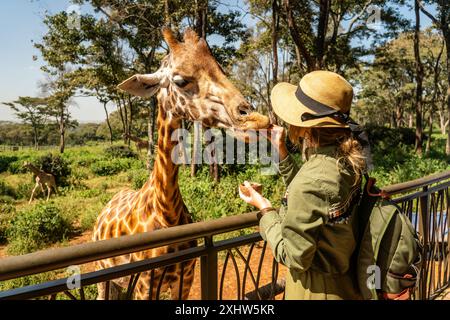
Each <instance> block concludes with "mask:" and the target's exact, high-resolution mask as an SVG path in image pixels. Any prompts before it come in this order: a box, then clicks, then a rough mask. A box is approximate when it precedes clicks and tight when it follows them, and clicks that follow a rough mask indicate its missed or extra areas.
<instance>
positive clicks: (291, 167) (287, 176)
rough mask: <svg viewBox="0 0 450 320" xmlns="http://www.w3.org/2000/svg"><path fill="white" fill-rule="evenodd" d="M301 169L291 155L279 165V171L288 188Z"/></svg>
mask: <svg viewBox="0 0 450 320" xmlns="http://www.w3.org/2000/svg"><path fill="white" fill-rule="evenodd" d="M298 170H299V167H298V166H297V164H296V163H295V160H294V158H293V157H292V156H291V155H290V154H289V155H288V156H287V157H286V158H284V159H283V160H281V161H280V163H279V164H278V171H279V172H280V174H281V177H282V178H283V181H284V184H285V185H286V186H288V185H289V184H290V183H291V181H292V179H294V177H295V175H296V174H297V172H298Z"/></svg>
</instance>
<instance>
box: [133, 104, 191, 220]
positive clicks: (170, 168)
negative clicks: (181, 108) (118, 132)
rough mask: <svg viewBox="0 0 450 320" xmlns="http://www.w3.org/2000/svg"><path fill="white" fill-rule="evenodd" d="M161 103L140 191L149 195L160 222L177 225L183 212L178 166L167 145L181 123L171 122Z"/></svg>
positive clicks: (172, 142)
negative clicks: (152, 159) (148, 168)
mask: <svg viewBox="0 0 450 320" xmlns="http://www.w3.org/2000/svg"><path fill="white" fill-rule="evenodd" d="M163 103H165V101H161V99H160V101H159V103H158V104H159V112H158V119H157V125H158V147H157V149H156V158H155V162H154V167H153V171H152V173H151V175H150V179H149V180H148V181H147V183H146V184H145V185H144V186H143V187H142V191H143V192H144V193H146V191H150V190H152V191H150V192H149V194H152V196H153V201H154V202H153V204H154V209H155V212H156V214H157V215H158V217H159V219H160V221H164V222H165V223H166V224H167V225H169V226H171V225H177V224H178V221H179V219H180V215H181V214H182V213H183V212H184V204H183V201H182V198H181V193H180V189H179V186H178V165H177V164H175V163H174V162H173V161H172V150H173V149H174V147H175V146H176V145H177V141H171V136H172V133H173V132H174V131H175V130H176V129H178V128H180V127H181V119H179V118H173V116H172V115H170V114H168V113H167V112H166V110H169V108H168V107H167V106H166V107H163Z"/></svg>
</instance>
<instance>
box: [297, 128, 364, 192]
mask: <svg viewBox="0 0 450 320" xmlns="http://www.w3.org/2000/svg"><path fill="white" fill-rule="evenodd" d="M289 139H290V140H291V142H292V143H294V144H297V145H299V146H302V144H304V145H305V147H308V148H310V147H312V148H317V147H320V146H326V145H337V146H338V148H337V154H336V156H337V163H339V162H341V161H344V162H346V163H347V164H348V165H350V167H351V168H352V169H353V171H354V172H355V174H356V179H355V184H356V183H358V182H359V181H360V179H361V177H362V175H363V171H364V168H365V166H366V160H365V157H364V155H363V153H362V146H361V144H360V143H359V141H358V140H356V139H355V138H353V137H352V135H351V131H350V129H348V128H320V127H315V128H303V127H296V126H293V125H290V126H289Z"/></svg>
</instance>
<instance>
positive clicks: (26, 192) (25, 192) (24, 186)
mask: <svg viewBox="0 0 450 320" xmlns="http://www.w3.org/2000/svg"><path fill="white" fill-rule="evenodd" d="M34 186H35V184H34V183H30V182H27V183H19V184H18V185H17V188H16V191H15V192H16V199H29V198H30V197H31V191H32V190H33V188H34ZM39 196H42V192H41V189H40V188H37V189H36V192H35V193H34V198H35V199H36V198H37V197H39Z"/></svg>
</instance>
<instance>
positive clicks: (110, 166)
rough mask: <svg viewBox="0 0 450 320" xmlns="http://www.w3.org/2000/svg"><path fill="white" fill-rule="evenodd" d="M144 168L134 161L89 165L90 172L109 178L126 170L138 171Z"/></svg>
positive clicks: (113, 160)
mask: <svg viewBox="0 0 450 320" xmlns="http://www.w3.org/2000/svg"><path fill="white" fill-rule="evenodd" d="M142 167H144V165H143V163H142V162H141V161H139V160H134V159H127V158H125V159H112V160H100V161H97V162H95V163H93V164H92V165H91V170H92V172H93V173H94V174H96V175H99V176H111V175H114V174H117V173H119V172H122V171H126V170H128V169H139V168H142Z"/></svg>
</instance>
